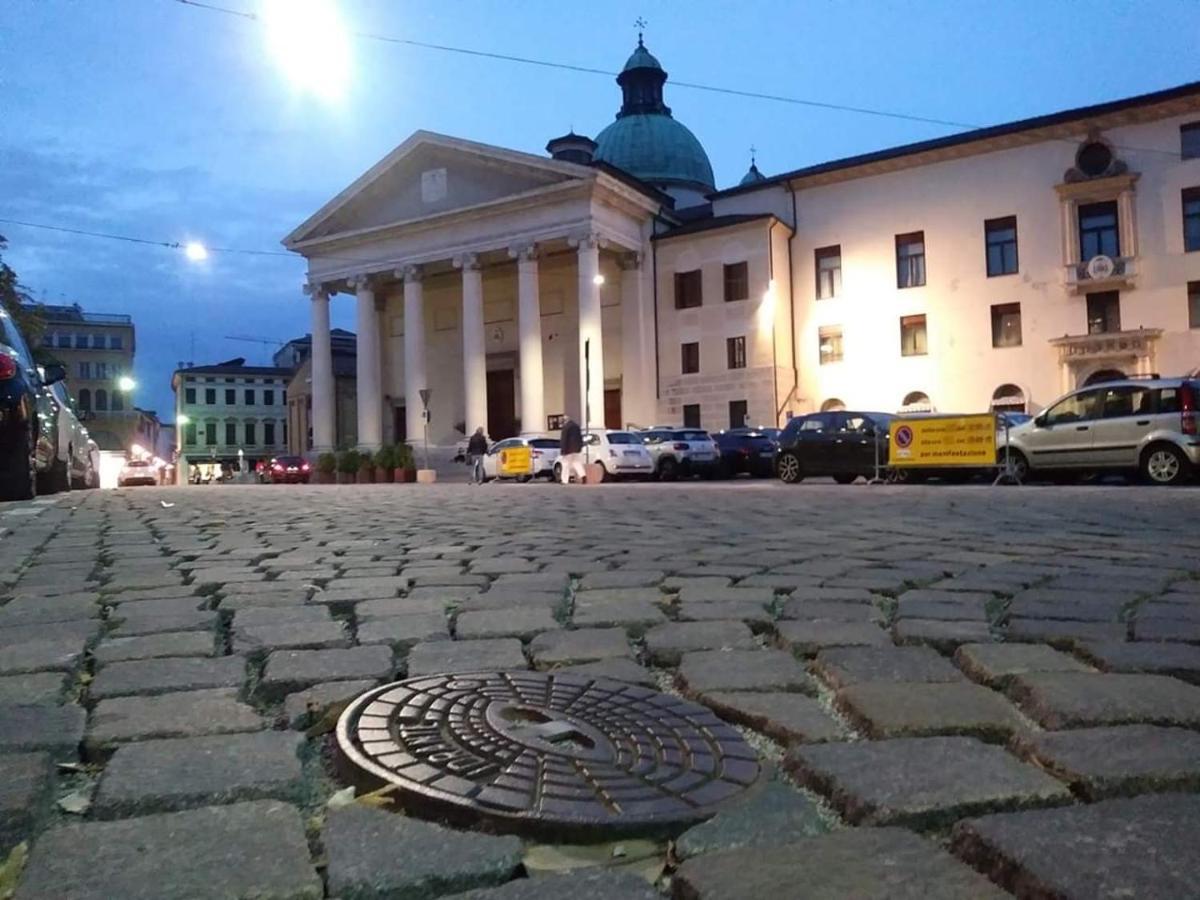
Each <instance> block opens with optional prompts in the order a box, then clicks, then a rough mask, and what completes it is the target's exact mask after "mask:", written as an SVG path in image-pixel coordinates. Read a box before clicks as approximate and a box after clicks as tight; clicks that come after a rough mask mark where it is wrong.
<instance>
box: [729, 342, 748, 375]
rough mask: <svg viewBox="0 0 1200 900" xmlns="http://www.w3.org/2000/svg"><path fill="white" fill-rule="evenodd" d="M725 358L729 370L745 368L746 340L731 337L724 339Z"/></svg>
mask: <svg viewBox="0 0 1200 900" xmlns="http://www.w3.org/2000/svg"><path fill="white" fill-rule="evenodd" d="M725 357H726V362H727V363H728V367H729V368H730V369H744V368H746V338H745V337H731V338H726V339H725Z"/></svg>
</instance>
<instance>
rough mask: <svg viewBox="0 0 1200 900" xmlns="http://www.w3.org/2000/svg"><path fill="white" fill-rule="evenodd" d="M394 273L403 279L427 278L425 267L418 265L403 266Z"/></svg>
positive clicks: (417, 279)
mask: <svg viewBox="0 0 1200 900" xmlns="http://www.w3.org/2000/svg"><path fill="white" fill-rule="evenodd" d="M392 274H393V275H395V276H396V277H397V278H399V279H401V280H403V281H421V280H423V279H424V278H425V270H424V268H423V267H421V266H417V265H409V266H403V267H401V268H399V269H396V270H395V271H394V272H393V273H392Z"/></svg>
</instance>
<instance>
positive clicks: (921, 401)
mask: <svg viewBox="0 0 1200 900" xmlns="http://www.w3.org/2000/svg"><path fill="white" fill-rule="evenodd" d="M900 412H906V413H921V412H933V402H932V401H931V400H930V399H929V395H928V394H927V393H925V392H924V391H909V392H908V393H907V394H905V395H904V403H902V404H901V406H900Z"/></svg>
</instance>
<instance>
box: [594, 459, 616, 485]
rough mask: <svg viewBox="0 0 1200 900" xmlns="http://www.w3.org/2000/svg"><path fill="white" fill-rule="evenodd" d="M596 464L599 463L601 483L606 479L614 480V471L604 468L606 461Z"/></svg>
mask: <svg viewBox="0 0 1200 900" xmlns="http://www.w3.org/2000/svg"><path fill="white" fill-rule="evenodd" d="M596 465H598V466H599V467H600V483H601V484H604V482H606V481H612V480H613V475H612V473H611V472H609V471H608V469H606V468H604V463H596Z"/></svg>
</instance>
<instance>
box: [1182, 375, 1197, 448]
mask: <svg viewBox="0 0 1200 900" xmlns="http://www.w3.org/2000/svg"><path fill="white" fill-rule="evenodd" d="M1196 406H1197V398H1196V389H1195V388H1194V387H1191V386H1189V385H1186V384H1185V385H1184V386H1183V390H1182V392H1181V395H1180V406H1179V430H1180V431H1182V432H1183V433H1184V434H1191V435H1194V434H1196V431H1197V429H1196Z"/></svg>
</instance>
